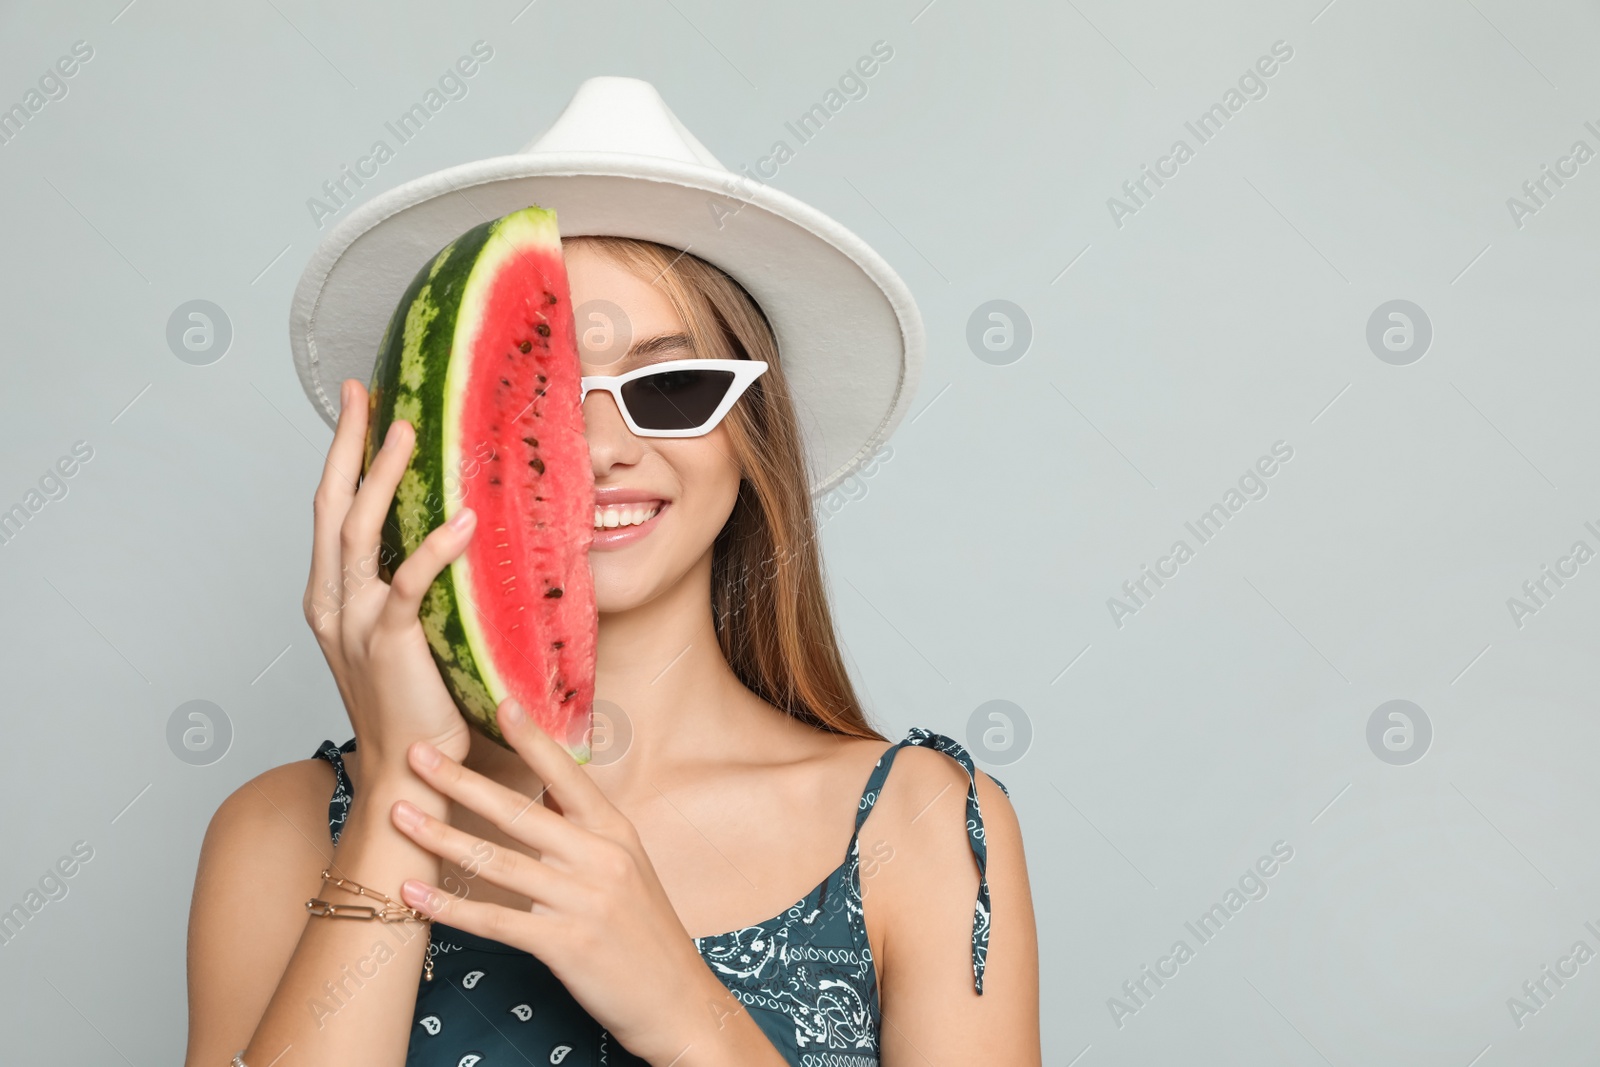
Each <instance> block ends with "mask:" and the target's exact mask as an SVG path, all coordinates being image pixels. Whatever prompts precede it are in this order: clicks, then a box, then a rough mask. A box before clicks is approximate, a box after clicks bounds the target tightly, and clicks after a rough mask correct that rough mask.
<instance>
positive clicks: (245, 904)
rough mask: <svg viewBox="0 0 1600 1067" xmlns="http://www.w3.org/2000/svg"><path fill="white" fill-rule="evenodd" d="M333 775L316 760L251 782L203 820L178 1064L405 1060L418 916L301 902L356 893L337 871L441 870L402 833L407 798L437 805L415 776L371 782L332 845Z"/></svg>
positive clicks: (394, 889) (399, 876)
mask: <svg viewBox="0 0 1600 1067" xmlns="http://www.w3.org/2000/svg"><path fill="white" fill-rule="evenodd" d="M332 792H333V776H332V775H331V774H329V773H328V768H327V767H326V765H324V764H322V763H321V762H320V761H304V762H301V763H293V764H288V765H286V766H283V767H278V768H275V769H274V770H271V771H268V772H266V773H265V774H262V775H260V776H259V777H257V778H256V779H254V780H253V781H250V782H247V783H246V784H245V785H244V786H243V787H241V788H240V789H239V790H238V791H236V792H235V793H234V794H233V795H232V796H230V797H229V798H228V799H227V800H226V801H224V802H223V804H222V806H221V807H220V808H219V809H218V810H217V813H216V815H215V816H213V818H212V820H211V825H210V827H209V829H208V830H207V831H206V838H205V844H204V846H203V847H202V850H201V854H200V867H199V871H198V873H197V875H196V878H195V891H194V900H193V903H192V906H191V908H190V913H189V1049H188V1055H187V1057H186V1059H185V1067H225V1065H226V1064H227V1063H228V1062H229V1060H230V1059H231V1058H232V1056H233V1054H234V1053H236V1052H238V1051H239V1050H240V1049H245V1050H246V1051H245V1054H244V1060H245V1062H246V1063H247V1064H248V1065H249V1067H268V1065H270V1064H272V1063H274V1062H278V1057H280V1056H281V1055H283V1053H284V1052H285V1051H286V1050H288V1049H290V1048H291V1047H292V1049H293V1053H292V1055H290V1056H288V1057H286V1058H285V1059H283V1061H282V1062H283V1063H285V1064H287V1063H294V1064H300V1065H306V1064H330V1065H332V1064H340V1065H344V1064H362V1065H368V1064H370V1065H373V1067H384V1065H391V1064H392V1065H395V1067H398V1065H400V1064H403V1063H404V1062H405V1056H406V1047H407V1044H408V1043H409V1040H410V1022H411V1013H412V1011H413V1009H414V1007H415V1004H416V996H417V984H418V981H419V978H420V974H421V970H422V960H423V954H424V952H425V951H426V948H427V943H428V940H427V937H426V930H425V928H424V927H423V926H421V925H419V924H417V923H393V924H386V923H381V922H378V921H377V920H371V921H367V920H345V919H332V918H311V917H310V916H308V914H307V912H306V907H305V902H306V900H307V899H309V898H311V897H321V898H323V899H325V900H328V901H329V902H332V903H350V904H361V903H370V901H363V900H361V899H360V898H358V897H356V896H355V895H354V894H348V893H343V892H342V891H340V890H338V889H337V888H335V887H334V886H332V885H331V883H330V884H326V885H325V884H324V883H323V882H322V880H321V877H320V875H321V872H322V870H323V869H324V868H325V867H328V866H329V865H330V864H332V865H333V869H334V873H335V874H343V875H344V876H345V877H347V878H350V879H353V880H354V881H356V882H357V883H359V884H361V885H365V886H369V887H371V888H373V889H377V890H379V891H380V892H387V893H388V894H389V895H390V896H398V893H399V886H400V883H401V882H403V881H405V880H406V879H407V878H426V879H428V880H429V881H437V880H438V877H439V866H440V865H439V860H438V858H437V857H436V856H433V855H432V854H431V853H428V852H425V851H424V850H422V849H420V848H418V847H417V846H416V845H415V844H413V843H412V842H411V841H410V840H408V839H407V838H406V837H404V836H403V835H402V834H400V833H399V832H397V831H396V830H395V829H394V828H393V826H392V825H391V824H390V821H389V805H390V804H392V803H393V802H394V800H396V799H400V798H401V797H404V799H406V800H409V801H410V802H411V803H412V804H415V805H417V806H418V807H422V808H424V809H425V810H433V811H436V812H437V813H438V814H439V815H440V816H442V815H443V814H444V813H445V806H446V803H447V802H446V801H444V800H443V798H441V797H440V796H439V795H438V794H437V793H435V792H433V790H431V789H429V788H428V787H427V786H425V785H423V784H422V783H421V782H420V781H417V780H416V779H415V778H411V780H410V781H409V782H406V781H403V780H398V781H381V780H380V781H376V782H375V781H372V776H371V775H368V776H367V780H365V781H363V782H362V788H361V790H360V791H359V792H358V794H357V796H356V798H355V800H354V802H353V803H352V804H351V807H350V813H349V816H348V818H347V819H346V822H345V827H344V831H343V833H342V835H341V837H340V840H339V845H338V847H337V848H336V849H335V848H334V847H333V846H332V845H331V844H330V842H329V839H328V798H329V796H330V795H331V794H332Z"/></svg>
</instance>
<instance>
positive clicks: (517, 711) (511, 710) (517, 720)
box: [505, 697, 528, 726]
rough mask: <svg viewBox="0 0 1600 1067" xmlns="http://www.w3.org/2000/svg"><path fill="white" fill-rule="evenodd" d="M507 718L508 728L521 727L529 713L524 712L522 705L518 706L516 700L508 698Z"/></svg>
mask: <svg viewBox="0 0 1600 1067" xmlns="http://www.w3.org/2000/svg"><path fill="white" fill-rule="evenodd" d="M505 717H506V725H507V726H520V725H521V724H522V720H523V719H525V718H527V717H528V715H527V712H525V711H523V710H522V705H521V704H518V703H517V702H516V700H515V698H511V697H508V698H506V707H505Z"/></svg>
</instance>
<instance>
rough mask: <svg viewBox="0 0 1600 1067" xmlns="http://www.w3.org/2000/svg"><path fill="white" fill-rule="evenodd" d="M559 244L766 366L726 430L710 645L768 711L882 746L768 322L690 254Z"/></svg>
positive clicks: (725, 352)
mask: <svg viewBox="0 0 1600 1067" xmlns="http://www.w3.org/2000/svg"><path fill="white" fill-rule="evenodd" d="M564 240H565V242H574V241H582V242H585V243H586V244H588V245H589V246H590V247H592V248H593V249H594V250H595V251H597V252H600V253H601V254H603V255H605V256H606V257H607V258H609V259H611V260H612V261H613V262H615V263H616V264H617V265H619V266H621V267H622V268H623V269H625V270H627V271H629V272H630V273H632V274H634V275H635V276H637V277H639V278H642V279H644V280H646V281H649V282H651V284H653V285H654V286H655V287H656V288H658V289H660V290H661V292H662V293H663V294H664V295H665V296H666V297H667V299H668V300H669V301H671V303H672V306H673V309H674V310H675V311H676V312H677V313H678V317H679V318H680V319H682V320H683V324H684V327H685V330H686V332H687V333H688V334H689V336H690V338H691V339H692V340H693V341H694V346H695V350H696V351H697V352H699V353H701V354H702V355H705V356H708V357H711V358H715V359H758V360H764V361H765V362H766V363H767V372H766V373H765V374H763V375H762V376H761V377H760V378H758V379H756V382H755V384H754V385H752V386H751V387H750V388H749V390H747V391H746V392H745V394H744V395H743V396H742V397H740V398H739V402H738V403H737V404H735V405H734V406H733V409H732V410H731V411H730V412H729V413H728V416H727V418H726V420H724V422H723V425H725V426H726V427H727V428H728V438H729V440H730V442H731V443H732V445H733V449H734V454H735V456H734V458H735V459H736V461H737V462H738V463H739V466H740V469H741V472H742V478H741V479H740V482H739V496H738V499H737V500H736V501H735V502H734V505H733V513H732V514H731V515H729V516H728V521H727V524H726V525H724V526H723V528H722V530H721V531H720V532H719V533H718V534H717V538H716V541H715V542H714V544H713V546H712V562H711V612H712V620H713V623H714V625H715V626H716V631H717V641H718V643H719V644H720V645H721V647H722V654H723V656H724V657H725V658H726V659H727V661H728V665H729V666H730V667H732V668H733V671H734V673H735V674H736V675H737V676H738V678H739V680H740V681H741V682H743V683H744V684H745V685H746V686H747V687H749V689H750V690H751V691H752V692H754V693H755V694H756V695H757V696H759V697H761V698H762V699H763V700H765V701H767V702H768V703H770V704H772V705H774V706H776V707H778V708H781V709H782V710H784V711H785V712H787V713H788V714H790V715H792V716H794V717H795V718H797V719H800V720H801V721H803V722H807V723H810V724H811V725H813V726H816V727H818V728H819V729H823V730H828V731H831V732H833V733H838V734H844V735H847V736H850V737H864V738H873V739H875V740H880V741H882V740H887V739H886V738H885V737H884V736H883V735H882V734H880V733H879V732H878V731H877V730H875V729H873V728H872V726H871V725H869V724H868V722H867V717H866V714H865V712H864V711H863V709H862V706H861V702H860V701H859V700H858V699H857V697H856V694H855V688H854V687H853V686H852V685H851V683H850V676H849V672H848V671H847V670H846V669H845V665H844V658H843V657H842V656H841V655H840V653H839V643H838V638H837V636H836V635H835V633H834V629H833V616H832V614H831V612H830V611H829V608H828V595H827V587H826V586H825V585H824V583H823V580H822V558H821V555H820V554H819V553H818V551H817V532H816V520H815V516H814V514H813V512H812V509H811V494H810V490H809V487H808V484H807V483H808V478H807V472H806V467H805V452H804V450H803V448H802V446H801V442H800V430H799V425H798V423H797V421H796V419H795V413H794V405H793V403H792V401H791V399H790V396H789V388H788V384H787V380H786V379H785V377H784V373H783V364H782V362H781V361H780V360H779V359H778V345H777V341H776V339H775V338H774V336H773V333H772V327H771V325H770V324H769V323H768V322H767V319H766V316H765V315H763V314H762V313H761V309H760V308H759V307H758V306H757V305H756V303H755V301H754V300H752V299H751V297H750V294H749V293H747V292H746V291H745V289H744V287H743V286H741V285H740V284H739V283H738V282H736V281H734V280H733V279H732V278H730V277H729V276H728V275H727V274H724V273H723V272H722V271H721V270H719V269H718V268H716V267H714V266H712V265H711V264H709V263H707V262H706V261H705V260H703V259H700V258H699V257H698V256H695V255H692V254H690V253H688V252H682V251H679V250H678V249H675V248H669V247H667V246H666V245H663V244H658V243H656V242H654V241H643V240H636V239H634V238H628V237H610V236H583V237H569V238H565V239H564ZM580 326H581V324H580Z"/></svg>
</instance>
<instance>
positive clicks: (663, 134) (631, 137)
mask: <svg viewBox="0 0 1600 1067" xmlns="http://www.w3.org/2000/svg"><path fill="white" fill-rule="evenodd" d="M552 152H609V153H621V154H624V155H630V156H652V157H655V158H657V159H668V160H672V161H673V162H675V163H692V164H697V165H699V166H702V167H711V168H713V169H716V170H727V168H726V167H724V166H723V165H722V164H721V163H720V162H718V160H717V157H716V156H713V155H712V154H711V153H710V152H709V151H707V150H706V146H705V145H703V144H701V143H700V142H699V140H697V139H696V138H695V136H694V134H692V133H690V132H689V130H688V128H687V127H686V126H684V124H683V123H682V122H679V121H678V116H676V115H674V114H673V113H672V109H671V108H669V107H668V106H667V102H666V101H665V100H663V99H662V98H661V94H660V93H659V92H657V91H656V87H655V86H654V85H651V84H650V83H649V82H647V81H643V80H642V79H639V78H618V77H611V76H600V77H594V78H589V79H587V80H586V81H585V82H584V83H583V84H582V85H580V86H578V91H577V92H575V93H573V94H572V99H571V100H570V101H568V102H567V106H566V108H565V109H563V110H562V112H561V114H560V115H559V116H557V117H556V120H555V122H553V123H551V124H550V128H549V129H547V130H545V132H544V133H542V134H540V135H539V137H537V138H536V139H534V140H533V141H531V142H529V143H528V144H527V145H524V146H523V148H522V154H524V155H530V154H541V153H552Z"/></svg>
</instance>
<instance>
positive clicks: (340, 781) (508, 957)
mask: <svg viewBox="0 0 1600 1067" xmlns="http://www.w3.org/2000/svg"><path fill="white" fill-rule="evenodd" d="M907 745H918V746H922V747H925V748H932V749H934V750H936V751H939V752H943V753H945V754H946V755H948V756H950V757H951V758H953V759H955V760H956V761H957V762H958V763H960V764H961V767H962V769H963V770H965V771H966V772H967V780H968V788H967V812H966V814H967V839H968V842H969V843H970V844H971V846H972V854H973V856H974V857H975V858H976V860H977V864H978V875H979V877H978V896H977V900H976V901H975V902H974V906H973V915H972V984H973V988H974V989H975V990H976V991H977V992H978V993H980V994H981V993H982V992H983V969H984V963H985V960H986V957H987V954H988V946H989V881H988V878H987V876H986V874H985V868H986V866H987V863H988V851H987V847H986V845H985V843H984V835H983V816H982V814H981V812H980V811H979V808H978V787H977V778H976V773H977V772H976V770H975V768H974V766H973V763H972V758H971V757H970V756H968V755H967V752H966V750H965V749H964V748H962V747H961V746H960V745H959V744H957V743H956V742H955V741H952V740H951V739H950V738H948V737H945V736H943V735H942V734H936V733H932V732H930V731H928V730H924V729H922V728H921V727H912V728H911V730H910V731H909V732H908V733H907V735H906V737H905V738H904V740H901V741H899V742H897V743H895V744H894V745H891V746H890V747H889V748H888V749H886V750H885V751H884V752H883V754H882V755H881V756H879V757H878V762H877V763H876V764H875V765H874V766H873V768H872V774H871V775H870V776H869V777H868V779H867V785H866V789H865V790H863V791H862V794H861V800H860V802H859V804H858V807H857V811H856V825H855V833H854V834H852V835H851V837H850V846H849V848H848V849H847V850H846V855H845V859H844V862H842V863H841V864H839V866H838V867H836V868H835V869H834V870H833V871H832V873H830V874H829V875H828V876H827V877H826V878H824V879H823V880H822V882H821V883H820V884H818V885H817V886H816V887H815V888H814V889H812V890H811V892H809V893H807V894H806V895H805V896H804V897H801V898H800V899H799V900H797V901H796V902H795V903H794V904H792V905H790V906H789V908H788V909H786V910H785V911H783V912H782V913H781V914H778V915H775V916H773V917H772V918H771V919H768V920H766V921H764V922H760V923H756V924H754V925H751V926H746V927H743V928H742V929H738V930H730V931H728V932H727V933H723V934H713V935H710V936H707V937H699V938H695V939H694V940H695V947H696V948H697V949H698V950H699V952H700V955H701V956H702V958H704V959H705V961H706V965H707V966H708V967H710V968H711V970H712V972H713V973H715V974H716V976H717V977H718V978H719V979H721V980H722V983H723V984H724V985H726V986H727V987H728V989H729V990H730V991H732V993H733V994H734V995H735V996H736V997H738V999H739V1000H740V1002H741V1003H743V1004H744V1005H745V1007H746V1009H747V1010H748V1011H749V1012H750V1014H751V1017H752V1018H754V1019H755V1020H756V1022H757V1023H758V1024H759V1025H760V1026H761V1028H762V1030H763V1031H765V1032H766V1034H767V1036H768V1037H769V1038H770V1039H771V1040H772V1043H773V1044H774V1045H775V1046H776V1047H777V1048H778V1050H779V1051H780V1052H782V1053H783V1055H784V1058H785V1059H787V1060H788V1061H789V1063H790V1064H793V1065H794V1067H877V1064H878V1026H879V1021H880V1018H879V1006H878V974H877V969H876V967H875V966H874V964H873V959H872V947H871V945H870V944H869V943H868V941H867V929H866V923H865V921H864V919H863V912H862V907H861V863H862V857H861V853H860V850H859V847H858V840H857V839H858V838H859V836H860V833H861V826H862V824H863V823H864V822H866V818H867V814H868V813H869V812H871V811H872V807H873V805H874V804H876V803H877V800H878V794H879V792H880V791H881V790H882V788H883V784H884V781H885V780H886V779H887V777H888V774H889V768H890V767H891V766H892V765H893V763H894V757H895V754H896V753H897V752H899V751H900V750H901V749H902V748H904V747H906V746H907ZM354 749H355V740H354V739H352V740H350V741H348V742H346V743H345V744H344V745H343V746H342V747H341V746H335V745H334V743H333V742H332V741H324V742H323V743H322V745H321V747H320V748H318V749H317V751H316V753H315V756H316V758H319V759H325V760H327V761H328V762H329V763H330V764H332V765H333V770H334V776H335V779H336V781H337V784H336V786H335V788H334V793H333V798H332V800H331V801H330V802H329V804H328V829H329V832H330V834H331V835H332V837H333V841H334V843H335V844H337V843H338V841H339V834H340V831H341V830H343V828H344V821H345V816H346V815H347V814H348V812H349V808H350V800H351V797H352V789H351V785H350V778H349V776H348V775H347V774H346V773H345V768H344V759H343V754H344V753H347V752H351V751H353V750H354ZM991 778H992V776H991ZM994 781H995V784H996V785H999V786H1000V788H1001V789H1002V790H1003V791H1006V788H1005V786H1004V785H1003V784H1001V783H1000V781H999V780H998V779H994ZM1006 792H1007V794H1008V795H1009V791H1006ZM868 862H869V867H870V863H871V858H870V857H869V860H868ZM869 875H870V870H869ZM428 951H429V953H430V955H431V956H432V957H433V965H434V979H433V981H431V982H429V981H422V982H421V983H420V991H419V993H418V996H417V1005H416V1011H415V1013H414V1018H413V1020H412V1029H411V1040H410V1046H409V1051H408V1053H407V1055H406V1064H407V1067H499V1065H501V1064H517V1065H520V1067H526V1065H529V1064H534V1065H539V1067H543V1065H545V1064H552V1065H554V1064H560V1065H562V1067H603V1065H635V1064H643V1063H644V1062H645V1061H644V1060H642V1059H640V1058H639V1057H637V1056H635V1055H633V1054H632V1053H630V1052H628V1051H627V1050H626V1049H624V1048H623V1047H622V1046H621V1045H619V1044H618V1043H617V1041H616V1039H615V1038H613V1037H612V1036H611V1035H610V1034H608V1033H607V1032H606V1030H605V1029H604V1028H603V1027H602V1026H600V1024H599V1023H597V1022H596V1021H595V1020H594V1019H593V1018H592V1017H591V1016H590V1015H589V1014H588V1013H587V1012H586V1011H584V1010H583V1008H582V1007H580V1006H579V1004H578V1002H577V1001H576V1000H574V999H573V997H572V995H571V994H570V993H568V992H567V990H566V987H565V986H563V985H562V984H561V982H560V981H559V980H558V979H557V978H556V977H555V975H554V974H552V973H551V972H550V970H549V968H547V967H546V966H545V965H544V964H543V963H541V962H540V961H539V960H538V959H537V958H536V957H534V956H533V955H531V954H529V953H527V952H523V951H522V950H520V949H515V948H512V947H510V946H509V945H505V944H501V943H500V942H498V941H491V940H488V939H486V938H482V937H478V936H476V935H474V934H469V933H467V932H466V931H465V930H457V929H455V928H453V927H450V926H447V925H445V924H443V923H437V922H436V923H434V924H433V925H432V929H431V933H430V941H429V946H428Z"/></svg>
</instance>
